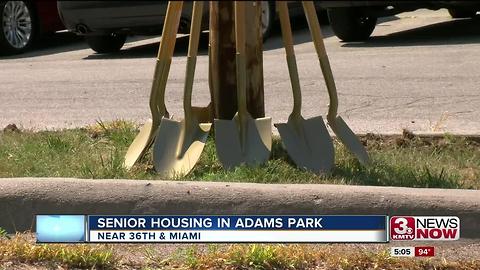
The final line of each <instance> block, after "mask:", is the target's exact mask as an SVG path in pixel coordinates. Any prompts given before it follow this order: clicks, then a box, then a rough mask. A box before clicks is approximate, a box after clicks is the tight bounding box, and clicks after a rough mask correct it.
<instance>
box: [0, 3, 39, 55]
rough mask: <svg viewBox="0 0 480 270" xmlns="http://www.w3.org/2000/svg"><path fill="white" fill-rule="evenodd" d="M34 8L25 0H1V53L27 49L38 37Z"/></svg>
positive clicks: (13, 52) (20, 51)
mask: <svg viewBox="0 0 480 270" xmlns="http://www.w3.org/2000/svg"><path fill="white" fill-rule="evenodd" d="M34 14H35V13H34V10H33V8H32V6H31V5H30V4H29V3H26V2H24V1H0V19H1V22H0V54H5V55H8V54H17V53H22V52H24V51H25V50H27V49H28V48H29V47H30V46H31V45H32V44H33V41H34V39H35V37H36V33H37V27H36V19H35V16H34Z"/></svg>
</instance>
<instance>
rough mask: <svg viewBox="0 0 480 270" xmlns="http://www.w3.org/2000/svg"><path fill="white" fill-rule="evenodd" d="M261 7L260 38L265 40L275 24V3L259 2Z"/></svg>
mask: <svg viewBox="0 0 480 270" xmlns="http://www.w3.org/2000/svg"><path fill="white" fill-rule="evenodd" d="M261 5H262V18H261V19H262V36H263V39H264V40H265V39H266V38H268V37H269V36H270V34H271V32H272V28H273V24H274V23H275V2H272V1H261Z"/></svg>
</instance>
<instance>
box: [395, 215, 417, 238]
mask: <svg viewBox="0 0 480 270" xmlns="http://www.w3.org/2000/svg"><path fill="white" fill-rule="evenodd" d="M394 223H395V224H397V225H398V228H394V229H393V230H394V231H395V233H397V234H411V233H412V232H413V230H412V228H410V227H408V226H407V225H408V221H407V219H406V218H397V219H396V220H395V221H394Z"/></svg>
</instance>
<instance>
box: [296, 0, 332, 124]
mask: <svg viewBox="0 0 480 270" xmlns="http://www.w3.org/2000/svg"><path fill="white" fill-rule="evenodd" d="M302 5H303V9H304V11H305V16H306V17H307V22H308V27H309V28H310V34H311V35H312V40H313V44H314V45H315V50H316V51H317V55H318V60H319V61H320V67H321V69H322V73H323V77H324V79H325V84H326V85H327V90H328V96H329V98H330V104H329V106H328V116H327V118H328V119H329V121H331V120H333V119H335V117H336V116H337V109H338V97H337V88H336V86H335V80H334V78H333V73H332V68H331V67H330V61H329V60H328V56H327V51H326V50H325V45H324V43H323V36H322V30H321V28H320V23H319V22H318V18H317V12H316V10H315V5H314V3H313V2H312V1H302Z"/></svg>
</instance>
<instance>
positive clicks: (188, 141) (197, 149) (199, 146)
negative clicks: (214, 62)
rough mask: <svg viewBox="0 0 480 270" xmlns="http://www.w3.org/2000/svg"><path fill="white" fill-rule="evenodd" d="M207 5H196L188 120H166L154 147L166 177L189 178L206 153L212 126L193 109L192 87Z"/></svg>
mask: <svg viewBox="0 0 480 270" xmlns="http://www.w3.org/2000/svg"><path fill="white" fill-rule="evenodd" d="M202 13H203V2H202V1H195V2H194V3H193V13H192V22H191V27H190V38H189V44H188V56H187V70H186V75H185V88H184V96H183V108H184V113H185V119H183V120H181V121H176V120H173V119H169V118H166V117H163V118H162V121H161V123H160V126H159V128H158V133H157V136H156V138H155V143H154V147H153V164H154V165H155V170H156V171H157V172H158V173H160V174H161V175H163V176H166V177H173V176H178V175H186V174H187V173H189V172H190V171H191V170H192V169H193V167H194V166H195V164H196V163H197V161H198V159H199V158H200V155H201V154H202V151H203V148H204V146H205V141H206V140H207V137H208V133H209V131H210V127H211V125H212V124H211V123H200V122H199V121H200V120H199V119H198V117H197V116H196V115H195V114H194V112H193V110H192V102H191V101H192V87H193V79H194V75H195V65H196V62H197V53H198V42H199V37H200V32H201V29H200V28H201V20H202Z"/></svg>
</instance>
